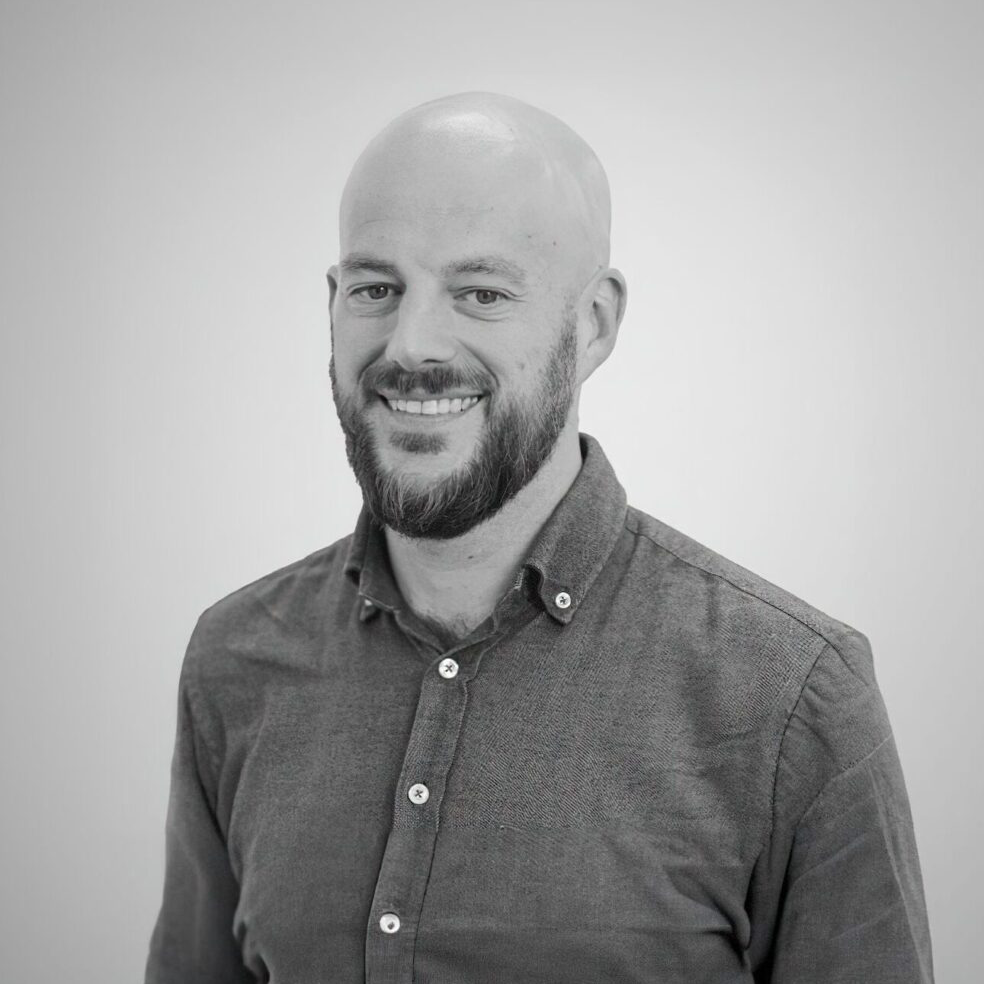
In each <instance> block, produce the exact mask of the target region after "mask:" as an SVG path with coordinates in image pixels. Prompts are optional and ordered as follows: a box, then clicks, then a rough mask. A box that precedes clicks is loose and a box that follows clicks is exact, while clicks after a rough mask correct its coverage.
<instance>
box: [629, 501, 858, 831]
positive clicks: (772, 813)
mask: <svg viewBox="0 0 984 984" xmlns="http://www.w3.org/2000/svg"><path fill="white" fill-rule="evenodd" d="M625 527H626V529H628V530H629V531H630V532H631V533H633V534H635V535H636V536H641V537H642V538H643V539H646V540H648V541H649V542H650V543H652V544H653V545H654V546H655V547H658V548H659V549H660V550H665V551H666V552H667V553H668V554H670V556H672V557H676V559H677V560H679V561H680V562H681V563H683V564H686V565H687V566H688V567H692V568H694V569H695V570H698V571H703V572H704V573H705V574H709V575H710V576H711V577H716V578H718V579H719V580H721V581H724V583H725V584H730V585H731V586H732V587H733V588H735V590H737V591H740V592H742V594H745V595H748V596H749V597H750V598H754V599H755V600H756V601H759V602H761V603H762V604H763V605H768V606H769V608H772V609H773V610H774V611H777V612H781V613H782V614H783V615H785V616H786V617H787V618H790V619H792V620H793V621H794V622H797V623H798V624H800V625H802V626H803V628H805V629H806V630H807V631H808V632H810V634H811V635H812V636H813V637H814V638H815V639H818V640H821V641H822V642H823V645H821V646H820V647H819V648H818V649H817V651H816V653H815V654H813V660H812V662H811V663H810V667H809V669H808V670H807V672H806V675H805V676H804V678H803V683H802V684H801V686H800V688H799V691H798V693H797V694H796V699H795V700H794V701H793V703H792V706H791V707H790V709H789V713H788V714H787V715H786V720H785V722H784V723H783V727H782V733H781V735H780V737H779V744H778V747H777V749H776V758H775V762H774V764H773V770H772V790H771V795H770V803H769V823H768V829H767V830H766V831H765V832H764V834H763V838H762V843H761V848H762V849H763V850H764V849H765V847H766V846H767V845H769V844H770V843H771V842H772V839H773V837H774V836H775V827H776V801H777V795H778V788H779V763H780V762H781V761H782V753H783V749H784V747H785V744H786V737H787V735H788V734H789V726H790V724H791V723H792V720H793V716H794V715H795V713H796V709H797V708H798V707H799V706H800V703H801V702H802V700H803V694H804V693H805V692H806V688H807V686H808V685H809V683H810V680H811V679H812V677H813V671H814V670H815V669H816V666H817V663H818V662H819V661H820V657H821V656H823V654H824V653H825V652H827V650H828V649H829V650H831V651H832V652H834V653H836V655H837V657H838V659H840V661H841V662H842V663H844V665H845V666H847V667H848V669H849V670H851V672H852V673H853V672H854V670H853V669H852V668H851V666H850V664H849V663H848V662H847V660H846V659H844V655H843V653H841V651H840V649H839V648H838V647H837V646H835V645H834V643H833V642H832V641H831V640H830V639H828V638H827V636H826V635H824V633H823V632H821V631H820V630H819V629H817V628H815V627H814V626H812V625H807V623H806V622H804V621H803V620H802V619H801V618H799V617H798V616H797V615H795V614H794V613H793V612H790V611H788V610H787V609H785V608H782V607H780V606H779V605H777V604H775V603H774V602H771V601H769V600H768V599H767V598H763V597H762V596H761V595H759V594H756V593H755V592H754V591H749V590H748V589H747V588H744V587H742V586H741V585H740V584H736V583H735V582H734V581H733V580H731V578H729V577H726V576H725V575H724V574H720V573H718V572H717V571H712V570H709V569H708V568H707V567H704V566H702V565H700V564H697V563H694V562H693V561H692V560H688V559H687V558H686V557H681V556H680V554H678V553H677V552H676V551H675V550H672V549H671V548H670V547H668V546H666V544H663V543H660V542H659V541H658V540H656V539H654V538H653V537H651V536H650V535H649V534H648V533H646V532H645V531H643V530H641V529H638V528H636V527H633V526H631V525H630V524H629V517H628V512H627V513H626V521H625ZM862 682H864V681H862ZM853 764H857V763H853ZM847 768H851V766H848V767H847ZM845 771H846V769H842V770H840V772H838V773H837V775H841V774H843V772H845ZM824 788H826V784H825V785H824ZM811 805H812V804H811ZM804 815H805V814H804ZM800 819H802V817H801V818H800Z"/></svg>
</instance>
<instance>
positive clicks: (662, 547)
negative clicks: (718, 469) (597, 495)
mask: <svg viewBox="0 0 984 984" xmlns="http://www.w3.org/2000/svg"><path fill="white" fill-rule="evenodd" d="M625 528H626V529H627V530H628V531H629V532H630V533H634V534H635V535H636V536H641V537H642V538H643V539H645V540H648V541H649V542H650V543H651V544H653V546H656V547H659V549H660V550H665V551H666V552H667V553H668V554H670V556H672V557H676V559H677V560H679V561H680V562H681V563H682V564H686V565H687V566H688V567H693V568H694V569H695V570H698V571H703V572H704V573H705V574H710V576H711V577H716V578H718V579H719V580H721V581H724V582H725V584H730V585H731V586H732V587H733V588H734V589H735V590H736V591H740V592H741V593H742V594H746V595H748V596H749V597H750V598H754V599H755V600H756V601H760V602H761V603H762V604H763V605H768V606H769V608H772V609H774V610H775V611H777V612H781V613H782V614H783V615H785V616H786V617H787V618H791V619H792V620H793V621H794V622H798V623H799V624H800V625H802V626H803V628H804V629H806V630H807V631H809V632H810V633H811V634H812V635H814V636H816V637H817V638H818V639H822V640H823V642H825V643H826V644H827V645H828V646H830V647H831V648H832V649H833V650H834V651H835V652H836V653H837V655H838V656H841V653H840V650H839V649H837V647H836V646H835V645H834V644H833V642H832V641H831V640H830V639H828V638H827V637H826V636H825V635H824V634H823V632H821V631H820V630H819V629H817V628H815V627H814V626H812V625H808V624H807V623H806V622H804V621H803V619H801V618H800V617H799V616H798V615H796V614H794V613H793V612H791V611H789V610H788V609H786V608H782V607H781V606H779V605H777V604H776V603H775V602H772V601H769V599H768V598H763V597H762V596H761V595H760V594H756V593H755V592H754V591H750V590H749V589H748V588H744V587H742V586H741V585H740V584H737V583H736V582H735V581H732V580H731V578H729V577H726V576H725V575H724V574H720V573H718V572H717V571H712V570H710V569H709V568H707V567H703V566H702V565H700V564H697V563H695V562H694V561H692V560H688V559H687V558H686V557H681V556H680V554H678V553H677V552H676V551H675V550H672V549H671V548H670V547H668V546H666V544H665V543H660V542H659V540H656V539H654V538H653V537H651V536H650V535H649V534H648V533H646V532H645V531H644V530H641V529H638V528H636V527H633V526H630V525H629V520H628V518H626V520H625ZM822 651H823V650H822V649H821V650H820V652H822ZM817 655H819V652H818V654H817ZM841 659H843V656H841ZM845 662H846V660H845Z"/></svg>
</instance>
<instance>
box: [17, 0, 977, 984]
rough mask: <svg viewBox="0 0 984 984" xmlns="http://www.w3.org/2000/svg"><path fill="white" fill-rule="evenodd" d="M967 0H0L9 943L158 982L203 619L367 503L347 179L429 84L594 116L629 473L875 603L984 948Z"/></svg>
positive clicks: (758, 552)
mask: <svg viewBox="0 0 984 984" xmlns="http://www.w3.org/2000/svg"><path fill="white" fill-rule="evenodd" d="M982 10H984V6H982V5H981V4H979V3H967V4H961V3H955V2H942V3H941V2H934V3H929V2H926V3H911V2H906V0H884V2H876V0H852V2H843V3H841V2H833V3H831V2H829V0H828V2H822V3H821V2H816V3H808V2H788V0H786V2H775V3H754V2H747V3H733V2H727V0H722V2H719V3H701V2H694V0H688V2H686V3H683V2H680V3H675V4H663V3H648V4H643V3H638V2H634V0H608V2H606V3H603V4H589V3H581V2H576V0H553V2H542V3H525V2H515V0H512V2H505V3H503V2H499V3H498V4H497V5H495V6H494V7H493V6H492V5H491V3H488V4H486V5H482V6H479V5H478V4H470V5H468V4H462V3H460V2H450V0H449V2H440V3H427V2H415V3H396V2H388V3H379V4H374V5H368V4H358V3H355V2H350V3H347V4H334V3H328V2H324V0H322V2H310V3H290V2H280V3H277V4H272V3H260V2H257V0H250V2H244V0H237V2H228V3H189V2H171V3H169V4H149V3H146V4H144V3H135V2H126V3H124V2H98V3H97V2H89V3H68V2H66V3H51V2H39V0H17V2H12V0H2V23H0V92H2V153H0V178H2V180H0V196H2V215H0V229H2V249H3V255H2V264H0V279H2V283H0V288H2V290H0V304H2V307H3V314H2V352H0V366H2V374H3V378H2V391H0V396H2V400H3V413H2V427H3V454H2V461H3V489H4V493H3V529H2V557H3V582H2V593H0V598H2V605H3V612H2V618H0V633H2V638H0V641H2V649H0V652H2V654H3V686H2V688H0V693H2V699H3V708H2V710H3V713H2V715H0V722H2V729H3V730H2V744H0V749H2V751H0V755H2V766H3V776H2V782H3V786H2V788H3V808H2V811H0V818H2V819H0V823H2V831H0V845H2V850H3V857H2V878H0V885H2V889H0V891H2V912H0V950H2V953H3V964H4V977H5V979H8V980H12V981H30V982H32V984H49V982H50V984H55V982H57V984H62V982H64V981H66V980H72V981H78V982H89V981H91V982H100V984H102V982H121V984H122V982H132V981H135V980H141V979H142V972H143V963H144V959H145V953H146V947H147V940H148V938H149V934H150V931H151V928H152V925H153V921H154V918H155V916H156V912H157V907H158V905H159V901H160V892H161V885H162V875H163V831H164V817H165V810H166V800H167V783H168V768H169V763H170V755H171V747H172V742H173V738H174V720H175V706H176V704H175V701H176V685H177V675H178V669H179V665H180V661H181V658H182V655H183V652H184V646H185V644H186V642H187V639H188V636H189V634H190V632H191V628H192V626H193V624H194V621H195V618H196V617H197V615H198V613H199V612H200V611H201V610H202V609H203V608H205V607H206V606H207V605H209V604H211V603H212V602H213V601H215V600H216V599H217V598H219V597H220V596H221V595H224V594H226V593H227V592H229V591H231V590H233V589H234V588H236V587H239V586H240V585H242V584H244V583H245V582H247V581H250V580H253V579H254V578H256V577H258V576H260V575H262V574H264V573H266V572H267V571H269V570H272V569H273V568H275V567H279V566H282V565H283V564H286V563H288V562H290V561H292V560H294V559H297V558H299V557H301V556H303V555H305V554H307V553H310V552H311V551H313V550H315V549H317V548H319V547H320V546H322V545H324V544H326V543H329V542H331V541H332V540H334V539H336V538H338V537H340V536H343V535H345V534H346V533H347V532H348V531H349V530H350V529H351V527H352V525H353V523H354V520H355V516H356V513H357V510H358V505H359V496H358V490H357V487H356V485H355V483H354V480H353V479H352V477H351V474H350V472H349V470H348V466H347V464H346V461H345V456H344V448H343V443H342V438H341V432H340V430H339V428H338V425H337V423H336V422H335V417H334V408H333V405H332V403H331V397H330V389H329V383H328V356H329V336H328V318H327V300H328V293H327V288H326V286H325V281H324V272H325V270H326V269H327V267H328V265H329V264H330V263H331V262H332V261H333V260H334V259H335V250H336V245H337V244H336V238H335V237H336V233H335V209H336V206H337V196H338V192H339V190H340V187H341V183H342V181H343V180H344V177H345V175H346V173H347V170H348V168H349V166H350V165H351V163H352V161H353V159H354V156H355V155H356V153H357V152H358V151H359V150H360V149H361V147H362V145H363V143H364V142H365V140H366V139H367V138H368V137H369V136H370V135H371V134H372V132H374V131H375V130H376V129H377V128H378V127H379V126H381V125H382V124H383V123H384V122H385V121H387V120H388V119H389V118H390V117H392V116H393V115H395V114H396V113H398V112H400V111H401V110H403V109H405V108H407V107H409V106H411V105H414V104H416V103H418V102H420V101H423V100H425V99H429V98H433V97H436V96H439V95H443V94H446V93H448V92H453V91H460V90H465V89H491V90H494V91H499V92H505V93H509V94H511V95H516V96H519V97H520V98H524V99H526V100H528V101H531V102H533V103H535V104H537V105H540V106H542V107H544V108H545V109H548V110H550V111H553V112H555V113H556V114H558V115H559V116H561V117H562V118H564V119H565V120H567V121H568V122H570V123H571V124H572V125H573V126H574V127H575V128H576V129H577V130H578V131H580V132H581V133H582V134H583V135H584V137H585V138H586V139H587V140H588V141H589V142H590V143H592V144H593V145H594V147H595V148H596V150H597V151H598V153H599V155H600V156H601V158H602V160H603V161H604V162H605V164H606V166H607V169H608V173H609V176H610V178H611V182H612V187H613V192H614V207H615V223H614V230H613V233H614V240H613V241H614V254H613V261H614V262H615V264H616V265H618V266H619V267H620V268H621V269H622V270H623V271H624V273H625V274H626V276H627V277H628V281H629V288H630V289H629V306H628V314H627V316H626V319H625V322H624V325H623V328H622V336H621V339H620V341H619V344H618V347H617V348H616V351H615V354H614V356H613V358H612V359H611V361H610V362H609V363H608V364H606V365H605V366H603V367H602V369H601V370H600V371H599V372H598V374H597V375H596V376H595V377H594V378H593V379H592V380H590V381H589V383H588V385H587V386H586V388H585V392H584V397H583V402H582V429H584V430H587V431H588V432H589V433H592V434H594V435H595V436H596V437H598V438H599V439H600V440H601V442H602V444H603V445H604V447H605V449H606V451H607V453H608V455H609V457H610V458H611V460H612V462H613V464H614V465H615V467H616V469H617V471H618V473H619V475H620V477H621V479H622V482H623V484H624V485H625V486H626V488H627V489H628V492H629V495H630V501H631V502H632V503H633V504H634V505H637V506H639V507H641V508H643V509H645V510H646V511H648V512H651V513H653V514H655V515H656V516H658V517H660V518H661V519H662V520H664V521H665V522H668V523H670V524H671V525H673V526H676V527H678V528H680V529H682V530H683V531H685V532H687V533H688V534H690V535H691V536H694V537H696V538H697V539H698V540H701V541H702V542H704V543H706V544H707V545H709V546H711V547H713V548H714V549H716V550H718V551H719V552H721V553H723V554H725V555H726V556H728V557H730V558H731V559H733V560H735V561H737V562H738V563H741V564H743V565H745V566H746V567H749V568H751V569H752V570H754V571H756V572H758V573H759V574H762V575H763V576H765V577H767V578H768V579H769V580H772V581H775V582H777V583H779V584H781V585H782V586H783V587H786V588H788V589H789V590H791V591H793V592H794V593H796V594H798V595H800V596H801V597H803V598H805V599H807V600H808V601H810V602H811V603H812V604H814V605H816V606H818V607H820V608H822V609H825V610H826V611H828V612H830V613H831V614H832V615H835V616H836V617H838V618H840V619H842V620H844V621H846V622H849V623H850V624H852V625H854V626H855V627H857V628H859V629H861V630H862V631H863V632H865V633H866V634H867V635H868V636H869V637H870V639H871V641H872V644H873V647H874V652H875V659H876V663H875V665H876V672H877V675H878V679H879V681H880V684H881V687H882V690H883V693H884V695H885V699H886V702H887V704H888V708H889V712H890V714H891V717H892V720H893V723H894V727H895V730H896V734H897V740H898V745H899V749H900V753H901V756H902V761H903V766H904V768H905V772H906V776H907V779H908V786H909V791H910V796H911V802H912V810H913V814H914V818H915V825H916V833H917V837H918V844H919V849H920V852H921V856H922V863H923V870H924V876H925V882H926V892H927V896H928V903H929V909H930V918H931V925H932V931H933V937H934V944H935V955H936V966H937V971H938V979H939V980H940V981H941V982H943V981H946V982H951V984H958V982H968V984H969V982H970V981H971V980H972V979H974V978H975V975H974V974H973V970H974V968H973V965H972V960H971V952H972V950H975V949H976V946H977V941H978V937H979V934H980V930H979V925H978V917H979V911H980V905H979V886H980V884H981V883H982V881H984V870H982V863H981V851H980V849H979V840H980V824H981V821H980V809H981V779H980V775H981V771H980V752H981V749H982V733H981V729H982V726H981V723H980V717H979V715H978V712H977V709H978V705H979V703H980V692H981V688H982V685H984V678H982V672H981V666H980V659H981V646H980V643H979V642H978V636H977V632H978V630H977V628H976V625H977V616H978V614H979V612H980V607H981V603H980V599H981V588H982V584H981V575H980V573H979V571H980V565H981V562H980V556H981V552H982V548H984V535H982V534H984V523H982V518H981V506H980V504H981V501H982V488H981V485H982V481H981V478H982V468H981V444H982V442H981V424H982V418H984V414H982V409H984V408H982V397H981V387H982V380H984V372H982V371H984V364H982V363H984V359H982V351H984V349H982V343H981V329H982V309H984V287H982V277H981V272H982V238H984V237H982V230H984V224H982V211H984V204H982V202H984V198H982V192H981V175H982V173H984V161H982V156H984V155H982V129H984V123H982V121H984V99H982V81H984V74H982V70H981V54H980V52H981V50H982V41H984V30H982V28H984V17H982Z"/></svg>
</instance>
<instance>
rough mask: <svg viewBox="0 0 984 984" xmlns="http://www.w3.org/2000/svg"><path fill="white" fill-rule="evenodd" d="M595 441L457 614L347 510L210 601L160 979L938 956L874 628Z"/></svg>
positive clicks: (722, 978) (577, 971) (813, 969)
mask: <svg viewBox="0 0 984 984" xmlns="http://www.w3.org/2000/svg"><path fill="white" fill-rule="evenodd" d="M581 452H582V458H583V461H582V467H581V470H580V472H579V473H578V476H577V478H576V479H575V481H574V483H573V485H572V486H571V488H570V489H569V490H568V492H567V494H566V495H565V497H564V498H563V499H562V500H561V502H560V504H559V505H558V507H557V508H556V509H555V510H554V512H553V514H552V515H551V516H550V518H549V520H548V521H547V523H546V524H545V525H544V527H543V528H542V530H541V531H540V533H539V535H538V537H537V539H536V540H535V542H534V545H533V547H532V548H531V550H530V552H529V555H528V557H527V558H526V560H525V562H524V564H523V565H522V567H521V569H520V570H519V571H518V572H517V577H516V579H515V581H514V582H513V585H512V587H511V588H510V590H509V591H508V592H506V593H505V594H504V595H503V597H502V598H501V599H500V601H499V603H498V604H497V605H496V607H495V609H494V611H493V612H492V613H491V614H490V615H489V617H488V618H487V619H486V620H485V621H484V622H483V623H482V624H481V625H479V626H478V627H477V628H475V629H474V630H473V631H472V632H471V633H470V634H469V635H468V636H467V637H465V638H463V639H453V638H449V637H447V636H446V635H444V634H442V633H441V632H440V631H439V630H438V629H437V627H436V626H434V625H431V624H428V623H427V622H425V621H424V620H423V619H421V618H418V617H417V616H416V615H415V614H414V612H413V611H412V610H411V609H410V608H409V607H408V606H407V605H406V603H405V602H404V601H403V599H402V598H401V595H400V592H399V590H398V588H397V586H396V583H395V580H394V577H393V573H392V569H391V567H390V565H389V561H388V556H387V552H386V543H385V536H384V531H383V530H382V529H381V528H380V527H379V526H377V525H376V524H374V523H373V522H372V521H371V520H370V518H369V516H368V515H367V514H366V512H365V511H363V513H362V515H361V516H360V518H359V521H358V525H357V528H356V530H355V532H354V534H352V535H350V536H349V537H346V538H345V539H343V540H341V541H339V542H337V543H335V544H333V545H331V546H329V547H326V548H324V549H322V550H319V551H317V552H316V553H313V554H311V555H310V556H309V557H306V558H304V559H302V560H300V561H297V562H296V563H293V564H291V565H290V566H288V567H285V568H283V569H282V570H278V571H275V572H274V573H272V574H269V575H267V576H265V577H263V578H261V579H259V580H258V581H255V582H253V583H252V584H249V585H247V586H246V587H243V588H241V589H240V590H238V591H236V592H234V593H233V594H231V595H229V596H228V597H226V598H224V599H223V600H221V601H219V602H218V603H216V604H215V605H213V606H212V607H210V608H208V609H207V610H206V611H205V612H204V613H203V614H202V616H201V617H200V618H199V620H198V623H197V625H196V627H195V629H194V632H193V634H192V637H191V641H190V643H189V645H188V650H187V653H186V655H185V659H184V662H183V664H182V669H181V675H180V682H179V688H178V706H177V715H178V717H177V737H176V743H175V748H174V757H173V761H172V770H171V793H170V802H169V807H168V814H167V821H166V868H165V876H164V896H163V904H162V906H161V909H160V914H159V916H158V919H157V923H156V926H155V928H154V931H153V935H152V938H151V942H150V955H149V959H148V964H147V975H146V980H147V982H148V984H196V982H201V984H221V982H254V981H266V982H271V984H335V982H337V984H355V982H361V981H368V982H369V984H411V982H412V981H417V982H424V984H511V982H516V984H519V982H536V984H582V982H583V984H588V982H591V984H595V982H602V981H604V982H615V981H617V982H623V984H630V982H647V984H655V982H660V984H671V982H679V984H698V982H708V984H724V982H742V981H747V982H753V981H754V982H766V981H768V982H773V984H780V982H782V984H794V982H795V984H809V982H816V984H821V982H822V984H827V982H831V981H852V982H853V981H858V982H862V981H863V982H865V984H881V982H884V984H888V982H891V984H907V982H916V981H919V982H928V981H931V980H932V966H931V954H930V939H929V930H928V926H927V919H926V911H925V904H924V900H923V890H922V884H921V879H920V871H919V863H918V857H917V853H916V845H915V840H914V835H913V828H912V820H911V816H910V811H909V806H908V801H907V796H906V790H905V785H904V782H903V776H902V772H901V769H900V765H899V758H898V754H897V751H896V746H895V742H894V740H893V737H892V732H891V729H890V726H889V721H888V718H887V716H886V711H885V707H884V704H883V701H882V698H881V696H880V693H879V689H878V686H877V683H876V681H875V677H874V673H873V669H872V657H871V650H870V648H869V644H868V641H867V639H866V638H865V636H864V635H862V634H861V633H860V632H858V631H856V630H855V629H853V628H850V627H849V626H847V625H845V624H843V623H841V622H839V621H837V620H835V619H833V618H831V617H829V616H827V615H825V614H823V613H822V612H820V611H818V610H816V609H815V608H813V607H811V606H809V605H807V604H806V603H804V602H803V601H801V600H799V599H798V598H796V597H794V596H792V595H791V594H789V593H787V592H785V591H783V590H781V589H780V588H778V587H776V586H774V585H773V584H770V583H769V582H767V581H765V580H764V579H762V578H761V577H758V576H756V575H755V574H752V573H750V572H749V571H747V570H745V569H744V568H742V567H739V566H738V565H736V564H734V563H731V562H729V561H728V560H726V559H724V558H723V557H721V556H720V555H718V554H717V553H715V552H713V551H712V550H709V549H708V548H706V547H704V546H702V545H700V544H699V543H697V542H695V541H694V540H692V539H691V538H689V537H687V536H686V535H684V534H682V533H680V532H678V531H676V530H674V529H672V528H671V527H669V526H667V525H665V524H664V523H662V522H660V521H658V520H656V519H654V518H653V517H651V516H648V515H646V514H645V513H643V512H641V511H639V510H638V509H634V508H631V507H627V505H626V498H625V493H624V491H623V490H622V487H621V486H620V484H619V483H618V481H617V479H616V476H615V474H614V472H613V470H612V468H611V465H610V464H609V462H608V461H607V459H606V458H605V456H604V454H603V452H602V450H601V448H600V446H599V445H598V443H597V442H596V441H595V440H594V439H592V438H591V437H589V436H587V435H583V434H582V435H581Z"/></svg>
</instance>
